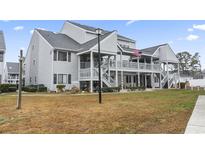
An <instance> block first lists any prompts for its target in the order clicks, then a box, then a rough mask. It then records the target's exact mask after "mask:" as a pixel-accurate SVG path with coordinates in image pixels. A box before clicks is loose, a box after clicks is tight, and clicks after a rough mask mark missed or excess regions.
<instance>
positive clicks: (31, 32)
mask: <svg viewBox="0 0 205 154" xmlns="http://www.w3.org/2000/svg"><path fill="white" fill-rule="evenodd" d="M37 29H40V30H46V29H45V28H40V27H39V28H37ZM33 31H34V29H32V30H30V34H33Z"/></svg>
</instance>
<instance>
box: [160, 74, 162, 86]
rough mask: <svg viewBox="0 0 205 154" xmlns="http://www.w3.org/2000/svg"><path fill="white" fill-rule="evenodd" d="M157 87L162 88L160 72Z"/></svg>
mask: <svg viewBox="0 0 205 154" xmlns="http://www.w3.org/2000/svg"><path fill="white" fill-rule="evenodd" d="M159 88H160V89H162V74H161V73H159Z"/></svg>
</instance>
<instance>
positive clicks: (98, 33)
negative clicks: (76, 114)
mask: <svg viewBox="0 0 205 154" xmlns="http://www.w3.org/2000/svg"><path fill="white" fill-rule="evenodd" d="M96 33H97V35H98V76H99V81H98V82H99V83H98V93H99V103H100V104H101V103H102V94H101V93H102V89H101V86H102V85H101V56H100V35H101V34H102V30H101V29H100V28H97V29H96Z"/></svg>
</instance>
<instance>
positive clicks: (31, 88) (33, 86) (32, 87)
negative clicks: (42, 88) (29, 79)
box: [22, 85, 37, 92]
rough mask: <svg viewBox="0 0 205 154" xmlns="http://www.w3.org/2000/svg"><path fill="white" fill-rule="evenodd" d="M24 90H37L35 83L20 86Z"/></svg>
mask: <svg viewBox="0 0 205 154" xmlns="http://www.w3.org/2000/svg"><path fill="white" fill-rule="evenodd" d="M22 90H23V91H25V92H37V86H36V85H29V86H26V87H23V88H22Z"/></svg>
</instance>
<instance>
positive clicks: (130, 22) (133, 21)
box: [126, 20, 138, 26]
mask: <svg viewBox="0 0 205 154" xmlns="http://www.w3.org/2000/svg"><path fill="white" fill-rule="evenodd" d="M137 21H138V20H129V21H128V22H126V26H128V25H131V24H133V23H135V22H137Z"/></svg>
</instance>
